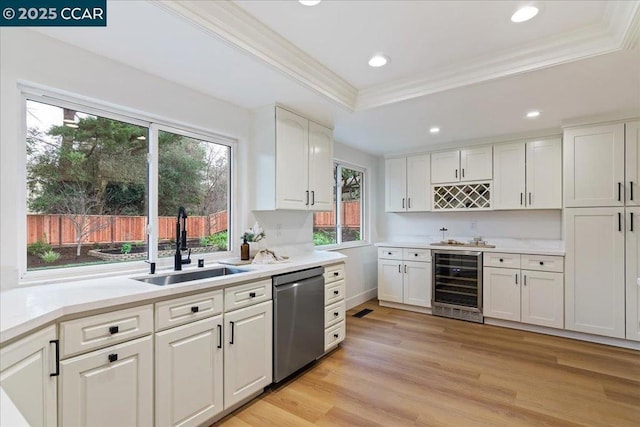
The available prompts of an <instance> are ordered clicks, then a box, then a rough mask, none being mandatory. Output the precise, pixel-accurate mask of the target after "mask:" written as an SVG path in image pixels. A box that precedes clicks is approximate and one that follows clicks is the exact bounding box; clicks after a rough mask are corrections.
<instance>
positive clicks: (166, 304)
mask: <svg viewBox="0 0 640 427" xmlns="http://www.w3.org/2000/svg"><path fill="white" fill-rule="evenodd" d="M223 298H224V293H223V292H222V290H217V291H211V292H204V293H201V294H197V295H189V296H188V297H183V298H175V299H172V300H169V301H162V302H158V303H156V331H160V330H162V329H167V328H172V327H174V326H178V325H183V324H185V323H189V322H193V321H194V320H199V319H204V318H205V317H210V316H214V315H216V314H220V313H222V308H223V306H224V302H223Z"/></svg>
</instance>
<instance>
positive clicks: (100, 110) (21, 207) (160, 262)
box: [16, 82, 239, 285]
mask: <svg viewBox="0 0 640 427" xmlns="http://www.w3.org/2000/svg"><path fill="white" fill-rule="evenodd" d="M18 89H19V90H20V92H21V96H20V98H19V100H20V103H21V105H20V108H19V111H20V120H21V123H22V125H21V126H20V135H19V138H20V141H19V144H20V147H19V149H18V150H17V151H18V157H19V158H18V159H17V161H18V177H17V178H18V183H20V184H19V186H18V187H19V189H18V191H17V194H16V195H17V198H18V200H19V203H17V204H16V210H17V211H18V212H17V218H18V222H19V223H18V224H17V234H18V244H17V246H16V249H17V251H18V253H19V257H18V274H19V282H20V284H21V285H25V284H40V283H55V282H60V281H63V280H68V279H70V278H73V279H80V278H97V277H108V276H113V275H114V273H116V274H118V275H125V274H136V273H138V274H141V273H148V272H149V264H148V263H149V262H156V265H157V268H158V270H160V269H164V268H169V267H171V266H172V265H173V258H172V257H168V258H159V257H158V255H157V253H158V248H157V243H158V233H157V230H158V204H157V200H158V131H160V130H162V131H167V132H173V133H176V134H179V135H184V136H187V137H191V138H194V139H198V140H201V141H206V142H211V143H214V144H219V145H224V146H227V147H229V156H230V160H229V168H230V171H229V183H228V187H227V191H228V198H227V207H228V209H229V211H228V216H227V218H228V219H227V221H228V224H227V230H228V250H227V251H219V252H209V253H202V254H197V257H198V258H204V259H205V262H206V261H209V262H215V261H216V260H219V259H223V258H229V257H232V256H234V254H235V252H237V247H236V246H237V245H235V244H234V242H235V240H237V239H234V236H237V235H238V232H239V231H238V230H237V229H236V228H237V224H238V223H239V221H238V220H239V217H238V215H239V212H238V210H237V209H234V208H233V207H234V206H237V205H238V204H237V203H234V200H233V199H232V197H234V195H235V194H238V193H237V188H236V186H237V179H236V178H237V175H236V174H237V169H238V168H237V162H238V159H237V153H238V150H237V140H236V139H233V138H229V137H226V136H223V135H220V134H217V133H215V132H212V131H210V130H207V129H203V128H200V127H198V126H193V125H189V124H186V123H183V122H180V121H177V120H171V119H167V118H164V117H160V116H155V115H152V114H147V113H144V112H141V111H138V110H135V109H130V108H126V107H121V106H118V105H115V104H110V103H108V102H102V101H99V100H95V99H91V98H88V97H83V96H79V95H75V94H70V93H68V92H65V91H59V90H55V89H50V88H46V87H43V86H40V85H37V84H31V83H27V82H19V83H18ZM27 101H35V102H40V103H43V104H48V105H52V106H55V107H60V108H72V109H76V110H77V111H81V112H82V113H87V114H91V115H95V116H100V117H104V118H107V119H112V120H118V121H121V122H124V123H129V124H133V125H137V126H143V127H145V128H147V129H148V137H149V141H148V147H147V163H148V169H147V172H148V174H149V178H148V182H147V205H148V206H147V215H148V218H149V219H148V227H147V236H148V253H147V260H138V261H127V262H115V263H104V264H92V265H78V266H73V267H65V266H61V267H54V268H47V269H40V270H27V212H28V208H27V152H26V147H27V144H26V137H27V125H26V115H27ZM152 230H156V232H155V233H153V232H152ZM154 244H155V246H153V245H154Z"/></svg>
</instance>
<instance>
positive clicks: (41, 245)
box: [27, 234, 53, 256]
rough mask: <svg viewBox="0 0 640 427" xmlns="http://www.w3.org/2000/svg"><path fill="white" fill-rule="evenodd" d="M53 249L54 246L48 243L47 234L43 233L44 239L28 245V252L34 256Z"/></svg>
mask: <svg viewBox="0 0 640 427" xmlns="http://www.w3.org/2000/svg"><path fill="white" fill-rule="evenodd" d="M51 250H53V247H52V246H51V245H50V244H48V243H47V235H46V234H45V235H43V236H42V239H38V241H37V242H35V243H31V244H28V245H27V253H28V254H29V255H33V256H39V255H41V254H43V253H45V252H49V251H51Z"/></svg>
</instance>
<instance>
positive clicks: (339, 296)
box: [324, 263, 346, 352]
mask: <svg viewBox="0 0 640 427" xmlns="http://www.w3.org/2000/svg"><path fill="white" fill-rule="evenodd" d="M344 293H345V268H344V263H340V264H336V265H332V266H328V267H326V268H325V270H324V305H325V313H326V312H327V310H329V308H333V309H334V310H332V313H336V312H337V313H338V315H337V316H335V315H334V316H333V319H331V321H330V322H327V320H328V319H326V316H325V331H324V351H325V352H327V351H329V350H331V349H333V348H334V347H336V346H337V345H338V344H339V343H341V342H342V341H344V338H345V333H346V327H345V320H344V319H345V302H344V295H345V294H344Z"/></svg>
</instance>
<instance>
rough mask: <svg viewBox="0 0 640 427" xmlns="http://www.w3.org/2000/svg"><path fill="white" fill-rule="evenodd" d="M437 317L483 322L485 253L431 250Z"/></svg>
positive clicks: (435, 313)
mask: <svg viewBox="0 0 640 427" xmlns="http://www.w3.org/2000/svg"><path fill="white" fill-rule="evenodd" d="M431 253H432V256H433V260H432V266H433V267H432V268H433V281H432V283H433V292H432V294H431V295H432V297H431V298H432V300H431V307H432V313H433V314H434V315H436V316H444V317H452V318H454V319H461V320H468V321H471V322H478V323H483V321H484V319H483V317H482V252H473V251H431Z"/></svg>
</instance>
